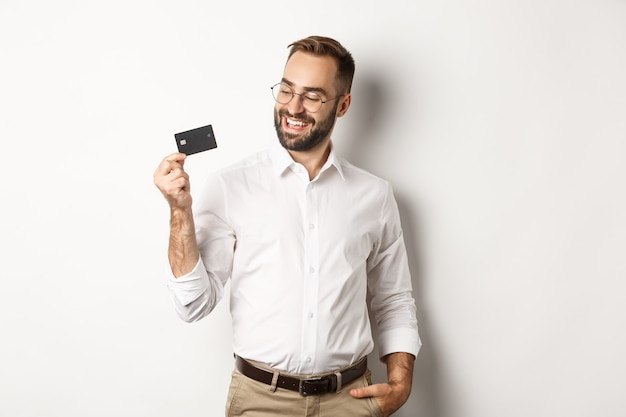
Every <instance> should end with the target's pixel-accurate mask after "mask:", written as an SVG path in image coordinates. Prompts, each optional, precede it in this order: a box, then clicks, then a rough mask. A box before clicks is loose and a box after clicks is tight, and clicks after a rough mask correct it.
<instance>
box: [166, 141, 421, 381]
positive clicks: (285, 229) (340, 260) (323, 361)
mask: <svg viewBox="0 0 626 417" xmlns="http://www.w3.org/2000/svg"><path fill="white" fill-rule="evenodd" d="M295 166H296V164H295V163H294V161H293V160H292V159H291V157H290V155H289V153H288V152H287V151H286V150H284V149H283V148H282V147H280V146H279V145H278V146H273V147H270V148H269V149H268V150H266V151H262V152H258V153H256V154H254V155H252V156H250V157H248V158H245V159H244V160H242V161H240V162H239V163H236V164H233V165H232V166H230V167H227V168H225V169H222V170H220V171H218V172H216V173H214V174H211V175H210V176H209V178H208V180H207V183H206V185H205V187H203V188H202V189H201V190H200V192H199V196H198V199H197V200H198V203H197V205H195V206H194V220H195V222H196V225H197V229H196V234H197V237H198V245H199V248H200V255H201V259H200V260H199V261H198V264H197V265H196V268H194V270H193V271H192V272H191V273H190V274H187V275H186V276H185V277H184V279H182V280H180V279H179V280H176V279H171V280H170V282H169V284H168V288H170V290H171V291H172V293H173V294H174V298H175V302H174V306H175V308H176V311H177V313H178V315H179V316H180V317H181V318H182V319H183V320H186V321H193V320H199V319H201V318H202V317H205V316H206V315H208V314H209V313H210V312H211V311H212V310H213V308H214V307H215V305H216V304H217V303H218V302H219V301H220V299H221V297H222V295H223V288H224V286H225V284H226V281H227V280H229V279H230V281H231V286H230V292H229V295H230V309H231V317H232V326H233V335H232V336H233V350H234V352H235V353H236V354H238V355H240V356H242V357H246V358H249V359H253V360H257V361H260V362H263V363H265V364H267V365H269V366H272V367H274V368H277V369H280V370H283V371H285V372H292V373H300V374H315V373H322V372H328V371H332V370H335V369H339V368H342V367H345V366H347V365H350V364H351V363H353V362H354V361H356V360H358V359H360V358H361V357H363V356H366V355H369V354H370V353H372V352H373V349H374V339H373V336H372V333H371V326H370V321H369V314H368V305H367V293H368V290H369V291H370V293H371V295H372V296H371V310H372V313H373V316H374V317H375V318H376V321H377V322H378V323H380V325H381V327H380V328H379V334H378V340H377V342H378V355H379V356H380V357H382V356H385V355H387V354H389V353H392V352H408V353H411V354H413V355H417V353H418V351H419V349H420V346H421V342H420V340H419V335H418V331H417V320H416V318H415V310H416V308H415V300H414V299H413V296H412V287H411V277H410V273H409V270H408V263H407V256H406V248H405V246H404V241H403V238H402V233H401V230H402V229H401V226H400V217H399V214H398V210H397V205H396V204H395V199H394V198H393V192H392V190H391V187H390V185H389V183H388V182H386V181H384V180H382V179H380V178H378V177H376V176H375V175H373V174H371V173H369V172H367V171H365V170H363V169H361V168H357V167H355V166H353V165H351V164H350V163H349V162H347V161H346V160H344V159H342V158H340V157H339V156H338V155H336V154H335V152H334V150H333V149H332V148H331V152H330V154H329V158H328V160H327V161H326V163H325V164H324V166H323V169H322V170H321V171H320V174H319V175H318V176H317V178H316V179H315V180H314V181H311V182H310V181H308V173H305V172H301V173H300V174H298V173H296V172H294V171H293V169H294V167H295ZM333 167H334V168H335V170H336V171H337V173H338V174H339V175H327V173H329V172H330V171H329V170H330V169H331V168H333ZM302 168H304V167H302ZM296 171H297V170H296ZM305 171H306V170H305ZM304 176H306V183H307V185H306V186H303V183H302V178H304ZM338 311H340V312H341V314H337V312H338Z"/></svg>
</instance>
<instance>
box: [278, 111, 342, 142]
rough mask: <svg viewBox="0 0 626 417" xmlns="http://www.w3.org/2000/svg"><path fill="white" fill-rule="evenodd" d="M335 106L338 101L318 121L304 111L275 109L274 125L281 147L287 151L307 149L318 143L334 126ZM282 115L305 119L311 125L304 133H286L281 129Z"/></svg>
mask: <svg viewBox="0 0 626 417" xmlns="http://www.w3.org/2000/svg"><path fill="white" fill-rule="evenodd" d="M337 106H338V103H335V106H334V107H333V110H332V111H331V112H330V113H329V114H328V117H327V118H325V119H322V120H320V121H316V120H315V119H313V118H312V117H309V116H307V115H306V113H301V114H289V112H287V110H286V109H281V110H276V109H275V110H274V127H275V128H276V134H277V135H278V140H279V141H280V144H281V145H282V146H283V148H285V149H287V150H289V151H308V150H310V149H313V148H314V147H316V146H317V145H319V144H320V143H322V142H323V141H324V139H326V138H327V137H328V136H329V135H330V132H331V131H332V130H333V126H335V120H336V118H335V114H336V113H337ZM284 117H290V118H292V119H296V120H302V121H305V122H306V123H308V124H310V125H311V126H312V127H311V130H309V132H308V133H306V134H304V135H297V134H296V135H294V134H291V133H287V132H285V130H284V129H283V123H282V121H283V118H284Z"/></svg>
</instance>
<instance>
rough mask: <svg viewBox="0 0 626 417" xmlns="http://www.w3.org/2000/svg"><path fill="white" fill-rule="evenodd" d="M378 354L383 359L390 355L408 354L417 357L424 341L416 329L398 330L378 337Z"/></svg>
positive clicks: (388, 331)
mask: <svg viewBox="0 0 626 417" xmlns="http://www.w3.org/2000/svg"><path fill="white" fill-rule="evenodd" d="M378 342H379V347H378V354H379V356H380V357H381V358H382V357H384V356H387V355H389V354H390V353H396V352H406V353H410V354H411V355H413V356H415V357H417V354H418V353H419V351H420V348H421V347H422V341H421V340H420V337H419V334H418V332H417V331H416V330H415V329H406V328H404V329H403V328H397V329H390V330H387V331H384V332H381V333H380V334H379V335H378Z"/></svg>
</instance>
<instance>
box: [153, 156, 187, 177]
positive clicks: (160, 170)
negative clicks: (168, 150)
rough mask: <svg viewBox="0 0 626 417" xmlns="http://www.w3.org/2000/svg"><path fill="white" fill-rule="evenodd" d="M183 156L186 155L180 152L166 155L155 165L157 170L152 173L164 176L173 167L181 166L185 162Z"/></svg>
mask: <svg viewBox="0 0 626 417" xmlns="http://www.w3.org/2000/svg"><path fill="white" fill-rule="evenodd" d="M185 158H187V155H185V154H184V153H180V152H176V153H173V154H171V155H168V156H166V157H165V158H163V160H162V161H161V163H160V164H159V166H158V167H157V170H156V172H155V173H154V174H155V176H157V175H160V176H165V175H167V174H169V173H170V172H171V171H172V170H173V169H175V168H182V167H183V166H184V164H185Z"/></svg>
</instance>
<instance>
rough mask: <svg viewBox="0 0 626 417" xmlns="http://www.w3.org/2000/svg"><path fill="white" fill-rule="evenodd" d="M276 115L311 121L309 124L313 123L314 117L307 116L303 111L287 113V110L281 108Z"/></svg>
mask: <svg viewBox="0 0 626 417" xmlns="http://www.w3.org/2000/svg"><path fill="white" fill-rule="evenodd" d="M278 115H279V116H280V117H289V118H290V119H296V120H302V121H304V122H307V123H311V124H312V123H315V119H314V118H312V117H310V116H308V115H307V114H306V113H304V112H303V113H298V114H291V113H289V111H288V110H286V109H281V110H279V111H278Z"/></svg>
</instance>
